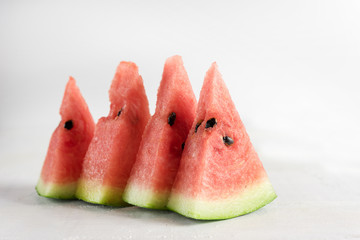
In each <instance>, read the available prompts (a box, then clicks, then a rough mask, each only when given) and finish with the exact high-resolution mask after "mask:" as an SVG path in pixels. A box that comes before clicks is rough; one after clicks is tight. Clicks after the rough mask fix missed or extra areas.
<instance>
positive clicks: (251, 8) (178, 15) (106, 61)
mask: <svg viewBox="0 0 360 240" xmlns="http://www.w3.org/2000/svg"><path fill="white" fill-rule="evenodd" d="M174 54H179V55H182V56H183V60H184V63H185V67H186V69H187V71H188V74H189V77H190V81H191V83H192V86H193V89H194V92H195V94H196V96H197V97H198V96H199V92H200V89H201V85H202V81H203V78H204V75H205V72H206V70H207V68H208V67H210V64H211V63H212V62H213V61H216V62H217V63H218V65H219V68H220V71H221V72H222V74H223V77H224V80H225V82H226V84H227V86H228V88H229V90H230V93H231V95H232V98H233V100H234V102H235V105H236V107H237V109H238V111H239V113H240V116H241V117H242V119H243V121H244V123H245V126H246V128H247V130H248V133H249V135H250V137H251V139H252V142H253V144H254V146H255V148H256V149H257V151H258V153H259V155H260V158H261V159H262V162H263V164H264V166H265V168H266V170H267V172H268V174H269V176H270V179H271V181H272V183H273V185H274V187H275V189H276V191H277V193H278V198H277V199H276V200H275V201H274V202H273V203H271V204H270V205H268V206H266V207H264V208H262V209H260V210H258V211H256V212H254V213H251V214H248V215H246V216H241V217H238V218H235V219H231V220H226V221H215V222H198V221H193V220H189V219H186V218H184V217H182V216H180V215H177V214H175V213H171V212H166V211H151V210H144V209H139V208H135V207H132V208H126V209H116V208H106V207H99V206H94V205H90V204H86V203H83V202H78V201H70V202H61V201H54V200H49V199H45V198H41V197H38V196H37V195H36V192H35V190H34V186H35V184H36V181H37V179H38V177H39V173H40V169H41V166H42V163H43V160H44V157H45V154H46V150H47V147H48V141H49V139H50V136H51V133H52V131H53V130H54V129H55V127H56V126H57V124H58V122H59V121H60V117H59V114H58V111H59V107H60V103H61V99H62V95H63V91H64V87H65V84H66V82H67V79H68V76H69V75H72V76H74V77H75V79H76V80H77V84H78V85H79V87H80V90H81V91H82V93H83V95H84V97H85V99H86V101H87V103H88V105H89V108H90V110H91V112H92V114H93V117H94V119H98V118H99V117H101V116H103V115H107V114H108V110H109V102H108V95H107V91H108V88H109V87H110V83H111V80H112V77H113V74H114V71H115V69H116V66H117V64H118V63H119V62H120V61H122V60H131V61H134V62H135V63H137V65H138V66H139V71H140V74H141V75H142V76H143V79H144V84H145V87H146V92H147V95H148V98H149V102H150V109H151V112H152V113H153V112H154V107H155V102H156V91H157V88H158V85H159V82H160V79H161V74H162V70H163V64H164V62H165V60H166V58H167V57H169V56H171V55H174ZM359 81H360V2H359V1H355V0H354V1H151V2H150V1H107V2H105V1H102V2H101V1H76V2H75V1H58V3H55V2H50V1H1V2H0V239H137V238H142V239H144V238H155V239H185V238H186V239H191V238H193V239H220V238H221V239H223V238H237V239H240V238H243V239H275V238H276V239H360V224H359V221H360V110H359V109H360V94H359V92H360V84H359Z"/></svg>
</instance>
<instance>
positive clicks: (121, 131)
mask: <svg viewBox="0 0 360 240" xmlns="http://www.w3.org/2000/svg"><path fill="white" fill-rule="evenodd" d="M109 96H110V103H111V104H110V113H109V115H108V116H107V117H102V118H100V119H99V121H98V122H97V124H96V125H95V123H94V120H93V118H92V116H91V114H90V112H89V109H88V106H87V104H86V102H85V100H84V98H83V97H82V95H81V93H80V90H79V89H78V87H77V86H76V83H75V80H74V79H73V78H72V77H70V79H69V81H68V83H67V86H66V89H65V93H64V97H63V101H62V105H61V109H60V115H61V122H60V124H59V126H58V127H57V128H56V130H55V131H54V133H53V135H52V137H51V140H50V144H49V148H48V152H47V155H46V158H45V162H44V164H43V168H42V171H41V175H40V179H39V181H38V184H37V186H36V190H37V192H38V194H39V195H41V196H45V197H50V198H58V199H74V198H78V199H81V200H84V201H86V202H91V203H95V204H103V205H110V206H127V205H129V204H131V205H136V206H140V207H145V208H154V209H170V210H173V211H175V212H178V213H180V214H182V215H184V216H187V217H190V218H194V219H227V218H232V217H235V216H239V215H243V214H246V213H249V212H252V211H254V210H256V209H258V208H260V207H262V206H264V205H266V204H268V203H269V202H271V201H272V200H274V199H275V198H276V194H275V191H274V189H273V187H272V185H271V183H270V182H269V179H268V177H267V174H266V172H265V170H264V168H263V166H262V163H261V162H260V160H259V158H258V155H257V153H256V152H255V150H254V148H253V146H252V144H251V142H250V139H249V136H248V134H247V133H246V130H245V127H244V125H243V123H242V121H241V120H240V116H239V114H238V112H237V110H236V108H235V105H234V103H233V101H232V100H231V97H230V94H229V92H228V89H227V88H226V86H225V83H224V81H223V79H222V77H221V75H220V73H219V71H218V67H217V65H216V63H213V64H212V66H211V67H210V69H209V70H208V72H207V73H206V76H205V80H204V83H203V87H202V89H201V92H200V99H199V103H198V104H197V102H196V98H195V95H194V93H193V90H192V87H191V84H190V81H189V79H188V75H187V73H186V71H185V68H184V65H183V62H182V59H181V57H180V56H173V57H170V58H168V59H167V61H166V63H165V66H164V71H163V76H162V80H161V83H160V87H159V89H158V95H157V103H156V110H155V114H154V115H153V116H150V113H149V104H148V100H147V97H146V94H145V89H144V86H143V80H142V78H141V76H140V75H139V73H138V68H137V66H136V65H135V64H134V63H131V62H121V63H120V65H119V66H118V68H117V70H116V73H115V76H114V79H113V81H112V84H111V88H110V90H109Z"/></svg>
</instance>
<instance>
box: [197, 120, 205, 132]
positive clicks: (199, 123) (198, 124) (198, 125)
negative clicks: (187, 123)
mask: <svg viewBox="0 0 360 240" xmlns="http://www.w3.org/2000/svg"><path fill="white" fill-rule="evenodd" d="M203 121H204V120H200V121H199V122H198V123H197V124H196V126H195V133H196V132H197V130H198V128H199V127H200V125H201V123H202V122H203Z"/></svg>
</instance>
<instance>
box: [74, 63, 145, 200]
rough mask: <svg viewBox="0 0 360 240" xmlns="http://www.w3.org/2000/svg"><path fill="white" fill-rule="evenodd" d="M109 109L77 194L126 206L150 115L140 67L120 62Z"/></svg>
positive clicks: (110, 92) (94, 141) (85, 163)
mask: <svg viewBox="0 0 360 240" xmlns="http://www.w3.org/2000/svg"><path fill="white" fill-rule="evenodd" d="M109 96H110V102H111V104H110V113H109V115H108V116H107V117H102V118H100V119H99V121H98V123H97V124H96V128H95V134H94V138H93V140H92V141H91V143H90V146H89V149H88V152H87V153H86V156H85V159H84V164H83V171H82V174H81V178H80V182H79V186H78V190H77V193H76V196H77V197H78V198H79V199H82V200H84V201H87V202H92V203H96V204H103V205H111V206H124V205H127V204H126V203H124V202H123V200H122V193H123V190H124V188H125V186H126V182H127V179H128V178H129V175H130V171H131V168H132V166H133V164H134V162H135V159H136V153H137V151H138V148H139V144H140V141H141V136H142V133H143V131H144V128H145V125H146V123H147V122H148V120H149V118H150V113H149V103H148V99H147V97H146V94H145V89H144V85H143V81H142V78H141V76H140V75H139V73H138V68H137V66H136V65H135V64H134V63H131V62H121V63H120V65H119V66H118V68H117V70H116V74H115V77H114V79H113V81H112V84H111V87H110V90H109Z"/></svg>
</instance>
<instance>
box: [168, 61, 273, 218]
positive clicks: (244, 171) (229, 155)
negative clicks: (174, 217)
mask: <svg viewBox="0 0 360 240" xmlns="http://www.w3.org/2000/svg"><path fill="white" fill-rule="evenodd" d="M275 198H276V194H275V192H274V189H273V187H272V185H271V183H270V181H269V179H268V177H267V174H266V172H265V170H264V168H263V165H262V163H261V161H260V160H259V157H258V155H257V153H256V152H255V150H254V148H253V145H252V144H251V142H250V139H249V136H248V134H247V133H246V130H245V127H244V125H243V123H242V121H241V119H240V116H239V114H238V112H237V110H236V108H235V105H234V103H233V102H232V100H231V97H230V94H229V92H228V89H227V88H226V86H225V83H224V81H223V79H222V77H221V75H220V73H219V71H218V68H217V65H216V63H214V64H213V65H212V66H211V68H210V69H209V70H208V72H207V74H206V77H205V80H204V84H203V87H202V90H201V93H200V99H199V104H198V108H197V112H196V117H195V121H194V123H193V125H192V129H191V131H190V133H189V135H188V138H187V140H186V143H185V149H184V152H183V155H182V158H181V161H180V166H179V170H178V173H177V176H176V179H175V182H174V185H173V188H172V192H171V196H170V199H169V203H168V208H169V209H171V210H173V211H175V212H178V213H180V214H182V215H184V216H187V217H190V218H195V219H208V220H210V219H227V218H232V217H236V216H239V215H243V214H246V213H249V212H252V211H255V210H256V209H258V208H261V207H263V206H264V205H266V204H268V203H269V202H271V201H272V200H274V199H275Z"/></svg>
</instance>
